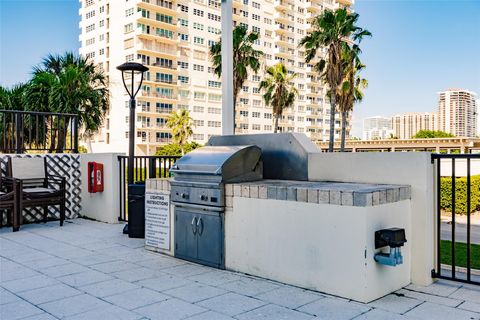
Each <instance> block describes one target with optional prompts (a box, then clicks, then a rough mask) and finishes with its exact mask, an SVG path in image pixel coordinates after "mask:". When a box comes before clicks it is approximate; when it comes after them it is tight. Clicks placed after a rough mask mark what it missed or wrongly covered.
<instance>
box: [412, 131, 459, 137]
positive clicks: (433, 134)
mask: <svg viewBox="0 0 480 320" xmlns="http://www.w3.org/2000/svg"><path fill="white" fill-rule="evenodd" d="M454 137H455V136H454V135H453V134H451V133H448V132H444V131H434V130H420V131H418V132H417V133H416V134H415V135H414V136H413V137H412V139H431V138H454Z"/></svg>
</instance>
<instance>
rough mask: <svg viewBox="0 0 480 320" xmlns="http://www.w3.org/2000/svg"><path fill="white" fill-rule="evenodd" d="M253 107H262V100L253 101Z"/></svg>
mask: <svg viewBox="0 0 480 320" xmlns="http://www.w3.org/2000/svg"><path fill="white" fill-rule="evenodd" d="M253 106H254V107H261V106H262V100H258V99H253Z"/></svg>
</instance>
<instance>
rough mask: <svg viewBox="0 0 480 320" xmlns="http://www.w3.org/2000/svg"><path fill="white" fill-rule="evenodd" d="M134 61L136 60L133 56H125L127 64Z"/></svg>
mask: <svg viewBox="0 0 480 320" xmlns="http://www.w3.org/2000/svg"><path fill="white" fill-rule="evenodd" d="M133 59H134V56H133V54H129V55H126V56H125V62H131V61H133Z"/></svg>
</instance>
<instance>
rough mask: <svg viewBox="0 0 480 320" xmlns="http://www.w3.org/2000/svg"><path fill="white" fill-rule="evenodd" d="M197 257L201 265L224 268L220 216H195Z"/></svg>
mask: <svg viewBox="0 0 480 320" xmlns="http://www.w3.org/2000/svg"><path fill="white" fill-rule="evenodd" d="M197 217H198V221H197V227H198V228H197V239H198V242H197V250H198V251H197V257H198V260H200V261H201V263H203V264H205V265H209V266H212V267H216V268H224V262H223V233H224V231H223V221H222V214H218V213H216V214H200V215H197Z"/></svg>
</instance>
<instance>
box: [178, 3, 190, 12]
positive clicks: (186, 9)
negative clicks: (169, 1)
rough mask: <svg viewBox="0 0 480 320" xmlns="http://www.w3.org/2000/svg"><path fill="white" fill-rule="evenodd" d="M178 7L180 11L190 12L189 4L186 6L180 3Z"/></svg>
mask: <svg viewBox="0 0 480 320" xmlns="http://www.w3.org/2000/svg"><path fill="white" fill-rule="evenodd" d="M178 7H179V8H180V11H182V12H188V6H185V5H183V4H179V5H178Z"/></svg>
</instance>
